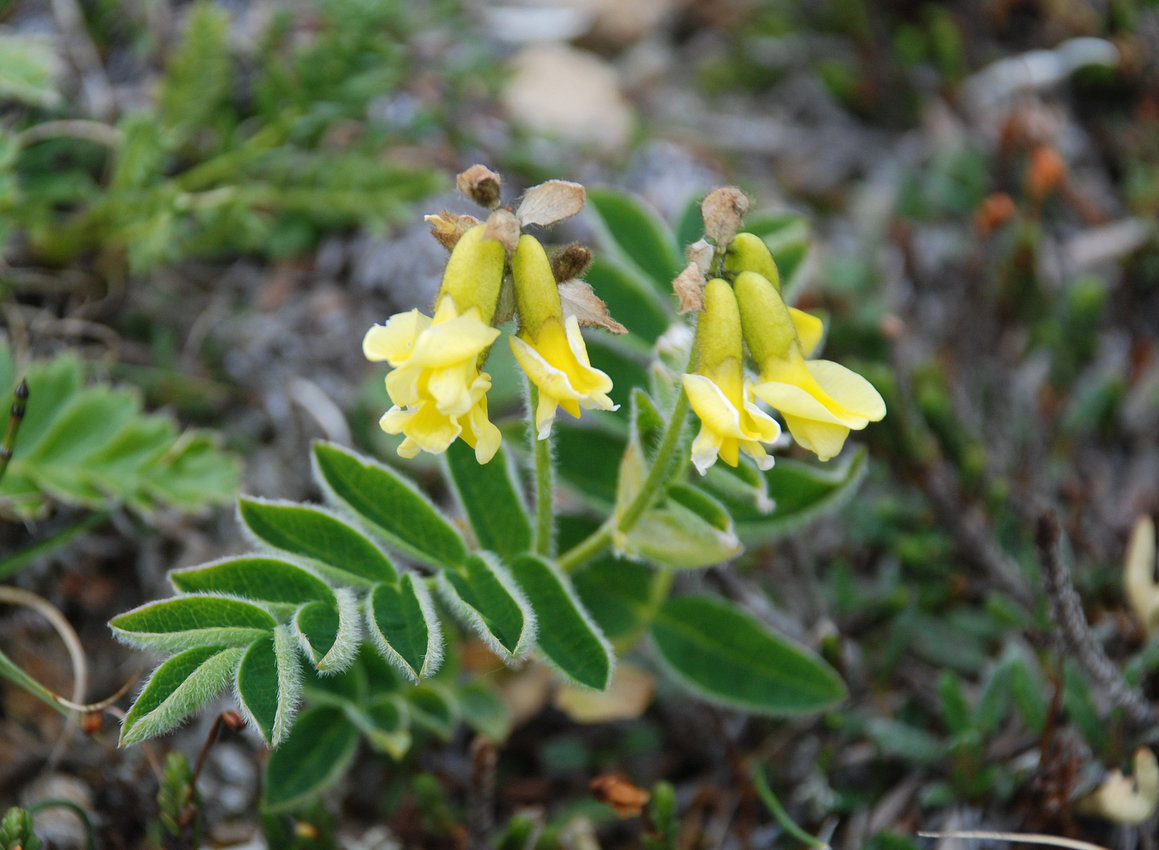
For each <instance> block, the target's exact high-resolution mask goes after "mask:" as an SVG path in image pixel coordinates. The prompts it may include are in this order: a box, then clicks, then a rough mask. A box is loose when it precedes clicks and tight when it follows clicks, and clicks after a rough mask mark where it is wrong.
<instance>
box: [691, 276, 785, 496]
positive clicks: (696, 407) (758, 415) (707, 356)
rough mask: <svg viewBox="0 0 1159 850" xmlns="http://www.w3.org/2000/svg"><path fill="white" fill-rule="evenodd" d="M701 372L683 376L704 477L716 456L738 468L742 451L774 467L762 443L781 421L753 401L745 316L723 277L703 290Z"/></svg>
mask: <svg viewBox="0 0 1159 850" xmlns="http://www.w3.org/2000/svg"><path fill="white" fill-rule="evenodd" d="M695 346H696V372H695V373H694V374H686V375H684V376H683V381H684V392H685V393H686V394H687V396H688V401H689V403H690V404H691V406H692V409H693V411H695V413H696V415H697V416H699V417H700V423H701V425H700V433H699V434H697V436H696V439H695V440H694V441H693V443H692V463H693V464H694V465H695V466H696V469H697V471H698V472H700V474H701V475H704V473H705V472H707V471H708V468H709V467H710V466H712V465H713V464H714V463H715V462H716V459H717V457H720V458H721V459H722V460H723V461H724V462H725V463H727V464H728V465H729V466H736V465H737V462H738V460H739V457H740V452H741V451H742V450H743V451H744V452H745V454H747V455H749V456H750V457H751V458H752V459H753V460H754V461H755V462H756V464H757V467H758V468H760V469H768V468H769V467H770V466H772V465H773V458H772V456H771V455H769V454H768V453H767V452H766V451H765V448H764V446H763V445H761V444H762V443H771V442H773V441H774V440H776V439H777V437H779V436H780V435H781V428H780V426H779V425H778V424H777V422H776V420H774V419H773V418H772V417H770V416H769V415H768V414H766V413H764V412H763V411H762V410H761V409H760V408H759V407H757V405H756V404H755V403H754V402H753V401H752V392H751V389H750V387H749V385H748V383H747V382H746V381H745V380H744V367H743V360H742V358H743V356H744V355H743V351H742V346H741V316H740V310H739V308H738V306H737V299H736V296H735V295H734V294H733V291H732V287H730V286H729V285H728V283H727V282H726V281H724V280H722V279H720V278H716V279H714V280H710V281H709V282H708V284H707V286H705V288H704V312H703V313H702V314H701V316H700V321H699V322H698V324H697V327H696V342H695Z"/></svg>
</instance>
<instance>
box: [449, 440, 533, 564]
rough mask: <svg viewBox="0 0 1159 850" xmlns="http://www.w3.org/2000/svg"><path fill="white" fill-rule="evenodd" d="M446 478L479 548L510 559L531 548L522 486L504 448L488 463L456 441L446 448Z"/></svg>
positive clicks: (459, 441) (460, 441)
mask: <svg viewBox="0 0 1159 850" xmlns="http://www.w3.org/2000/svg"><path fill="white" fill-rule="evenodd" d="M445 457H446V463H447V472H448V478H449V479H450V481H451V484H452V486H453V487H454V490H455V496H456V497H457V498H458V501H459V505H460V506H461V507H462V508H463V512H464V513H465V514H466V515H467V519H468V520H469V521H470V523H471V528H472V529H473V530H474V532H475V539H476V540H477V541H478V542H479V547H480V548H482V549H486V550H488V551H490V552H495V553H497V554H498V555H499V556H500V557H503V558H513V557H515V556H516V555H518V554H519V553H520V552H526V551H527V550H528V549H530V548H531V523H530V522H529V521H528V519H527V510H528V509H527V505H526V504H525V503H524V499H523V492H522V487H521V486H520V483H519V479H518V478H517V477H516V475H515V470H514V469H513V468H512V466H511V464H510V463H509V462H508V459H507V454H506V452H504V451H503V449H499V451H498V452H497V453H496V454H495V457H493V458H492V459H491V461H490V462H489V463H486V464H482V465H480V463H479V462H478V461H477V460H475V450H474V449H472V448H471V447H470V446H468V445H467V444H466V443H465V442H464V441H462V440H455V442H453V443H451V445H450V447H449V448H448V449H447V451H446V455H445Z"/></svg>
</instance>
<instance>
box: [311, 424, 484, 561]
mask: <svg viewBox="0 0 1159 850" xmlns="http://www.w3.org/2000/svg"><path fill="white" fill-rule="evenodd" d="M314 469H315V472H316V476H315V477H316V478H317V479H318V483H319V484H320V485H321V486H322V487H323V489H324V490H325V491H326V492H327V494H328V495H329V496H330V497H332V498H333V499H334V500H336V501H338V502H339V503H341V504H342V505H345V506H346V507H347V508H349V509H350V510H352V511H353V512H354V513H355V514H357V515H358V516H359V517H360V518H362V519H363V520H365V521H366V523H367V524H368V525H369V526H370V527H371V528H372V529H373V530H374V531H376V532H378V533H380V534H382V535H383V537H384V538H385V539H386V540H387V542H388V543H390V545H392V546H394V547H396V548H397V549H399V551H402V552H405V553H406V554H408V555H411V556H413V557H415V558H418V559H419V560H421V561H423V562H425V563H428V564H432V565H434V566H440V567H456V566H461V565H462V564H463V563H464V562H465V561H466V558H467V547H466V546H465V545H464V543H463V539H462V538H461V537H459V535H458V533H457V532H456V531H455V529H454V528H453V527H452V526H451V524H450V523H449V522H447V520H446V519H445V518H444V517H443V515H442V514H441V513H439V510H438V509H437V508H436V507H435V506H434V505H433V504H431V502H430V500H428V499H427V497H426V496H424V495H423V494H422V493H420V492H419V490H418V488H416V487H415V486H414V485H413V484H411V483H410V482H409V481H407V480H405V479H404V478H402V477H401V476H400V475H398V473H396V472H394V471H392V470H391V469H389V468H388V467H386V466H384V465H382V464H380V463H377V462H375V461H373V460H370V459H369V458H364V457H360V456H359V455H356V454H354V453H353V452H351V451H348V450H347V449H343V448H340V447H339V446H336V445H334V444H332V443H325V442H317V443H315V444H314Z"/></svg>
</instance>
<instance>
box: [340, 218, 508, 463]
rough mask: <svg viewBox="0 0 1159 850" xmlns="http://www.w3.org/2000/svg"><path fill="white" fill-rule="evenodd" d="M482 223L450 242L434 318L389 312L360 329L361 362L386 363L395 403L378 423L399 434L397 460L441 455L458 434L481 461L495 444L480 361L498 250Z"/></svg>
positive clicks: (498, 269)
mask: <svg viewBox="0 0 1159 850" xmlns="http://www.w3.org/2000/svg"><path fill="white" fill-rule="evenodd" d="M482 235H483V226H482V225H479V226H477V227H475V228H472V229H471V230H469V231H467V232H466V233H465V234H464V235H463V236H462V237H461V238H460V240H459V242H458V244H457V245H456V246H455V250H454V251H453V252H452V254H451V259H450V260H449V261H448V263H447V271H446V274H445V275H444V278H443V287H442V290H441V293H440V295H439V300H438V306H437V308H436V310H435V315H434V318H428V317H427V316H425V315H423V314H422V313H421V312H419V311H418V310H411V311H410V312H408V313H399V314H397V315H395V316H392V317H391V318H390V320H389V321H387V323H386V324H385V325H375V326H374V327H372V328H371V329H370V330H369V331H367V333H366V337H365V338H364V339H363V341H362V350H363V353H364V354H365V355H366V357H367V359H369V360H373V361H382V360H385V361H386V362H388V363H389V364H390V365H391V366H392V367H393V370H392V371H391V372H390V373H389V374H388V375H387V376H386V391H387V393H389V395H390V399H391V401H392V402H393V403H394V406H393V407H392V408H391V409H390V410H388V411H387V412H386V413H385V414H384V415H383V417H382V418H381V419H380V420H379V425H380V426H381V427H382V429H383V430H384V431H386V432H387V433H388V434H403V435H405V439H404V440H403V442H402V444H401V445H400V446H399V447H398V453H399V455H401V456H402V457H414V456H415V455H416V454H418V453H419V451H427V452H434V453H438V452H444V451H446V450H447V447H448V446H449V445H450V444H451V443H452V442H453V441H454V440H455V439H456V438H458V437H462V438H463V439H464V440H465V441H466V442H467V444H468V445H470V446H471V447H472V448H474V449H475V457H476V459H477V460H478V461H479V462H480V463H486V462H487V461H489V460H490V459H491V458H492V457H494V455H495V452H496V451H498V449H499V443H500V434H499V429H498V428H496V427H495V426H494V425H493V424H492V423H491V421H490V420H489V419H488V417H487V395H486V394H487V390H489V389H490V388H491V376H490V375H488V374H487V373H486V372H480V371H479V365H480V364H481V363H482V361H483V358H484V357H485V355H486V352H487V349H488V348H490V346H491V343H493V342H494V341H495V339H496V338H497V337H498V336H499V331H498V330H496V329H495V328H493V327H491V325H490V320H491V317H492V315H493V314H494V311H495V303H496V301H497V300H498V292H499V284H500V282H501V281H502V276H503V264H504V252H503V247H502V246H501V245H499V243H497V242H494V241H493V240H484V239H483V238H482Z"/></svg>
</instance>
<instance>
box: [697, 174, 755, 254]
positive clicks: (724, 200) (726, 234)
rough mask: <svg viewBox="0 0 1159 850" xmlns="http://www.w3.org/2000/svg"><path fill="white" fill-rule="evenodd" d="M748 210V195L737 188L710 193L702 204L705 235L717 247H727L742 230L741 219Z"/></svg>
mask: <svg viewBox="0 0 1159 850" xmlns="http://www.w3.org/2000/svg"><path fill="white" fill-rule="evenodd" d="M748 209H749V199H748V195H746V194H745V193H744V192H742V191H741V190H740V189H738V188H736V187H735V186H725V187H724V188H721V189H715V190H713V191H712V192H709V193H708V196H707V197H706V198H705V199H704V200H703V201H701V203H700V214H701V216H703V217H704V232H705V234H707V235H708V238H709V239H711V240H712V241H713V242H715V243H716V244H717V245H720V246H724V245H727V244H728V243H729V242H731V241H732V240H733V237H734V236H736V232H737V231H738V230H740V225H741V219H742V218H744V214H745V213H746V212H748Z"/></svg>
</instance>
